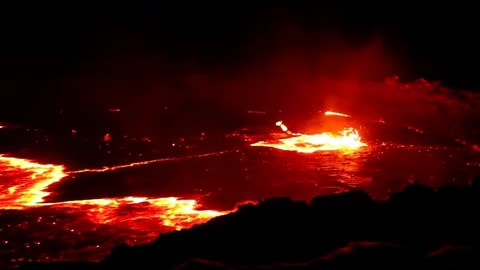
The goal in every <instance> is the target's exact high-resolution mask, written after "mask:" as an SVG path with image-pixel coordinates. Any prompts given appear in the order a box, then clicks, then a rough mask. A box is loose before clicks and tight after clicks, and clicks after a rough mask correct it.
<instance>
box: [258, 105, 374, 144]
mask: <svg viewBox="0 0 480 270" xmlns="http://www.w3.org/2000/svg"><path fill="white" fill-rule="evenodd" d="M325 115H326V116H330V115H334V116H342V117H350V116H349V115H346V114H342V113H336V112H330V111H328V112H325ZM276 125H277V126H278V127H280V128H281V129H282V131H283V132H285V133H287V134H288V135H290V136H291V137H288V138H283V139H278V140H274V141H260V142H256V143H254V144H252V145H251V146H263V147H272V148H276V149H280V150H286V151H296V152H299V153H314V152H317V151H342V152H343V153H350V152H354V151H355V150H357V149H359V148H361V147H363V146H366V144H365V143H363V142H362V141H361V137H360V135H359V134H358V131H357V130H355V129H354V128H346V129H343V130H341V131H340V132H338V133H337V134H335V133H331V132H324V133H320V134H312V135H308V134H301V133H292V132H291V131H290V130H289V129H288V128H287V126H286V125H285V124H284V123H283V122H282V121H278V122H277V123H276Z"/></svg>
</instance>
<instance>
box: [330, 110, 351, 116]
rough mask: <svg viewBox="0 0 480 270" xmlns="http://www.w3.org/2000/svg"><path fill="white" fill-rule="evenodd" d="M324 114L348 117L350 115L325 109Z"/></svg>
mask: <svg viewBox="0 0 480 270" xmlns="http://www.w3.org/2000/svg"><path fill="white" fill-rule="evenodd" d="M324 114H325V115H326V116H331V115H335V116H343V117H350V115H348V114H344V113H338V112H331V111H327V112H325V113H324Z"/></svg>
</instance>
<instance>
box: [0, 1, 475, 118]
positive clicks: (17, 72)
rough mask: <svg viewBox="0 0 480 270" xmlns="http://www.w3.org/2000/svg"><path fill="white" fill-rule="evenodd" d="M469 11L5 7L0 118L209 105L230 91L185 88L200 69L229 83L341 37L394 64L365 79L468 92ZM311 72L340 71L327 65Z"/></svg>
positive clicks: (471, 81)
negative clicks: (373, 45) (375, 49)
mask: <svg viewBox="0 0 480 270" xmlns="http://www.w3.org/2000/svg"><path fill="white" fill-rule="evenodd" d="M474 11H475V8H473V7H470V6H467V5H463V6H461V5H457V6H449V5H446V4H430V5H423V6H422V5H418V4H416V5H407V4H404V3H402V4H401V2H398V3H393V2H392V3H390V2H389V3H383V4H365V3H364V4H358V3H357V4H351V3H349V4H325V3H323V1H262V3H261V4H260V3H254V2H253V1H251V2H249V1H233V2H232V1H228V2H224V3H214V2H210V3H208V4H205V3H189V2H183V1H182V2H177V4H175V5H173V4H168V5H167V4H164V3H161V1H159V2H157V3H156V4H154V3H143V4H138V3H137V4H132V3H131V4H118V3H116V4H99V3H97V4H73V3H63V4H55V5H54V4H45V3H36V4H30V3H29V4H26V3H25V4H22V5H20V4H16V5H15V6H4V7H2V8H1V16H0V17H1V20H2V21H1V25H2V26H1V33H2V42H1V45H0V87H1V88H0V89H1V93H2V106H1V109H0V116H1V118H2V119H4V120H19V121H23V120H25V119H30V120H31V119H34V118H36V119H37V120H38V119H43V118H44V116H48V115H57V114H58V113H59V112H62V111H64V110H65V108H68V109H70V110H75V111H77V112H80V111H81V112H83V113H84V114H88V113H92V112H94V111H95V110H103V108H105V107H109V106H113V107H123V108H125V106H133V109H132V110H137V109H138V108H143V109H145V108H152V110H155V109H158V108H163V107H164V106H167V105H169V104H178V103H179V102H181V103H182V104H183V103H185V104H188V105H184V106H187V107H188V106H193V105H192V104H198V103H203V104H210V103H212V104H217V103H221V102H220V101H218V100H217V99H216V98H215V97H217V96H218V92H215V91H224V93H227V92H229V91H231V92H232V93H233V94H231V95H235V92H238V91H239V90H238V89H237V90H234V89H222V90H210V92H209V90H208V89H207V88H208V87H205V88H203V89H202V90H192V89H191V88H192V84H193V85H198V84H201V83H202V82H203V81H204V80H205V76H208V78H209V80H215V81H218V80H235V78H237V77H238V76H237V75H238V74H244V73H249V74H252V73H257V71H255V69H259V70H262V65H263V64H264V63H265V62H269V61H272V59H273V60H275V59H276V57H277V56H278V55H285V52H288V53H291V52H298V51H301V52H303V51H309V52H311V51H320V52H321V51H322V50H324V49H325V48H327V49H326V51H329V49H330V51H331V48H332V47H333V48H335V46H336V43H335V42H336V41H338V40H341V41H342V44H343V46H344V48H348V47H350V48H354V47H357V46H361V45H362V44H364V43H366V42H368V41H369V40H372V39H375V40H377V41H380V42H381V44H382V48H383V50H384V51H385V52H386V53H387V54H388V55H389V58H390V60H391V61H392V63H393V64H390V65H389V66H382V67H380V68H378V69H376V71H375V72H370V73H369V74H362V75H361V76H364V77H365V78H364V79H373V80H381V79H383V78H384V77H385V76H386V75H392V74H398V75H400V77H401V78H402V79H404V80H413V79H416V78H420V77H425V78H427V79H433V80H442V81H444V82H445V83H447V84H450V85H454V86H456V87H459V88H476V87H479V86H480V84H479V83H478V80H477V73H478V72H477V69H478V68H477V67H476V63H478V60H479V58H480V54H479V53H478V49H477V48H478V47H479V46H478V45H479V41H477V37H476V35H475V32H476V24H475V14H473V13H474ZM332 40H333V41H334V42H332ZM293 54H294V53H293ZM341 54H342V51H341V50H340V51H339V52H338V53H337V55H336V56H334V57H333V59H334V58H335V57H337V56H338V55H341ZM307 58H308V57H307ZM343 61H344V62H345V60H343ZM366 61H368V60H366ZM327 62H328V63H329V64H332V63H333V62H335V61H334V60H330V61H327ZM340 62H341V61H340ZM301 65H302V66H305V64H304V63H302V64H301ZM339 66H340V68H338V67H337V69H338V70H341V69H342V68H341V67H342V64H340V65H339ZM304 68H305V69H304V70H307V72H308V69H309V67H308V66H306V67H304ZM317 69H318V67H317ZM292 70H298V69H297V68H296V67H292ZM318 70H320V73H322V74H326V76H336V75H340V76H341V72H340V73H339V72H337V71H338V70H337V71H336V68H335V65H332V66H331V67H330V66H329V65H323V66H322V67H321V68H319V69H318ZM298 72H300V71H298ZM205 74H207V75H205ZM259 76H260V77H261V75H259ZM242 83H243V82H242ZM197 88H199V89H201V88H202V87H197ZM242 91H245V92H248V91H254V92H256V91H259V90H258V89H248V87H245V88H243V90H242ZM262 91H269V90H268V89H262ZM227 95H230V93H229V94H227ZM149 113H150V112H148V113H145V114H149ZM84 116H85V115H83V116H82V117H84ZM32 121H33V120H32ZM35 121H36V120H35Z"/></svg>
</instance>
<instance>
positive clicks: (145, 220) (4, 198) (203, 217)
mask: <svg viewBox="0 0 480 270" xmlns="http://www.w3.org/2000/svg"><path fill="white" fill-rule="evenodd" d="M222 153H223V152H217V153H210V154H203V155H196V156H188V157H183V158H166V159H156V160H150V161H143V162H136V163H130V164H125V165H119V166H113V167H104V168H102V169H86V170H80V171H73V172H67V171H65V167H64V166H62V165H51V164H47V165H45V164H39V163H36V162H34V161H31V160H27V159H21V158H15V157H7V156H3V155H0V176H1V178H0V179H1V180H0V192H1V193H0V209H27V208H32V207H40V206H48V207H54V208H62V209H63V210H65V211H66V212H69V213H76V214H83V215H84V216H85V217H86V218H88V219H89V220H90V221H91V222H93V223H97V224H115V225H118V224H124V225H125V227H126V228H128V229H133V230H136V229H138V230H142V231H152V230H153V232H154V234H155V235H156V233H157V231H155V226H158V225H159V224H161V225H162V226H165V227H170V228H172V229H181V228H187V227H190V226H192V225H195V224H198V223H203V222H205V221H207V220H209V219H211V218H213V217H216V216H219V215H223V214H226V213H227V212H220V211H214V210H197V208H198V207H199V204H198V202H197V200H195V199H190V200H186V199H179V198H176V197H168V198H147V197H123V198H101V199H89V200H76V201H63V202H55V203H45V202H44V200H45V198H46V197H47V196H48V195H50V192H47V191H46V190H47V189H48V187H49V186H50V185H52V184H54V183H56V182H59V181H63V180H65V179H66V177H67V176H69V175H71V174H78V173H81V172H103V171H112V170H118V169H122V168H128V167H135V166H142V165H147V164H151V163H155V162H163V161H172V160H179V159H187V158H197V157H205V156H212V155H219V154H222ZM127 210H128V211H127Z"/></svg>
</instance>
